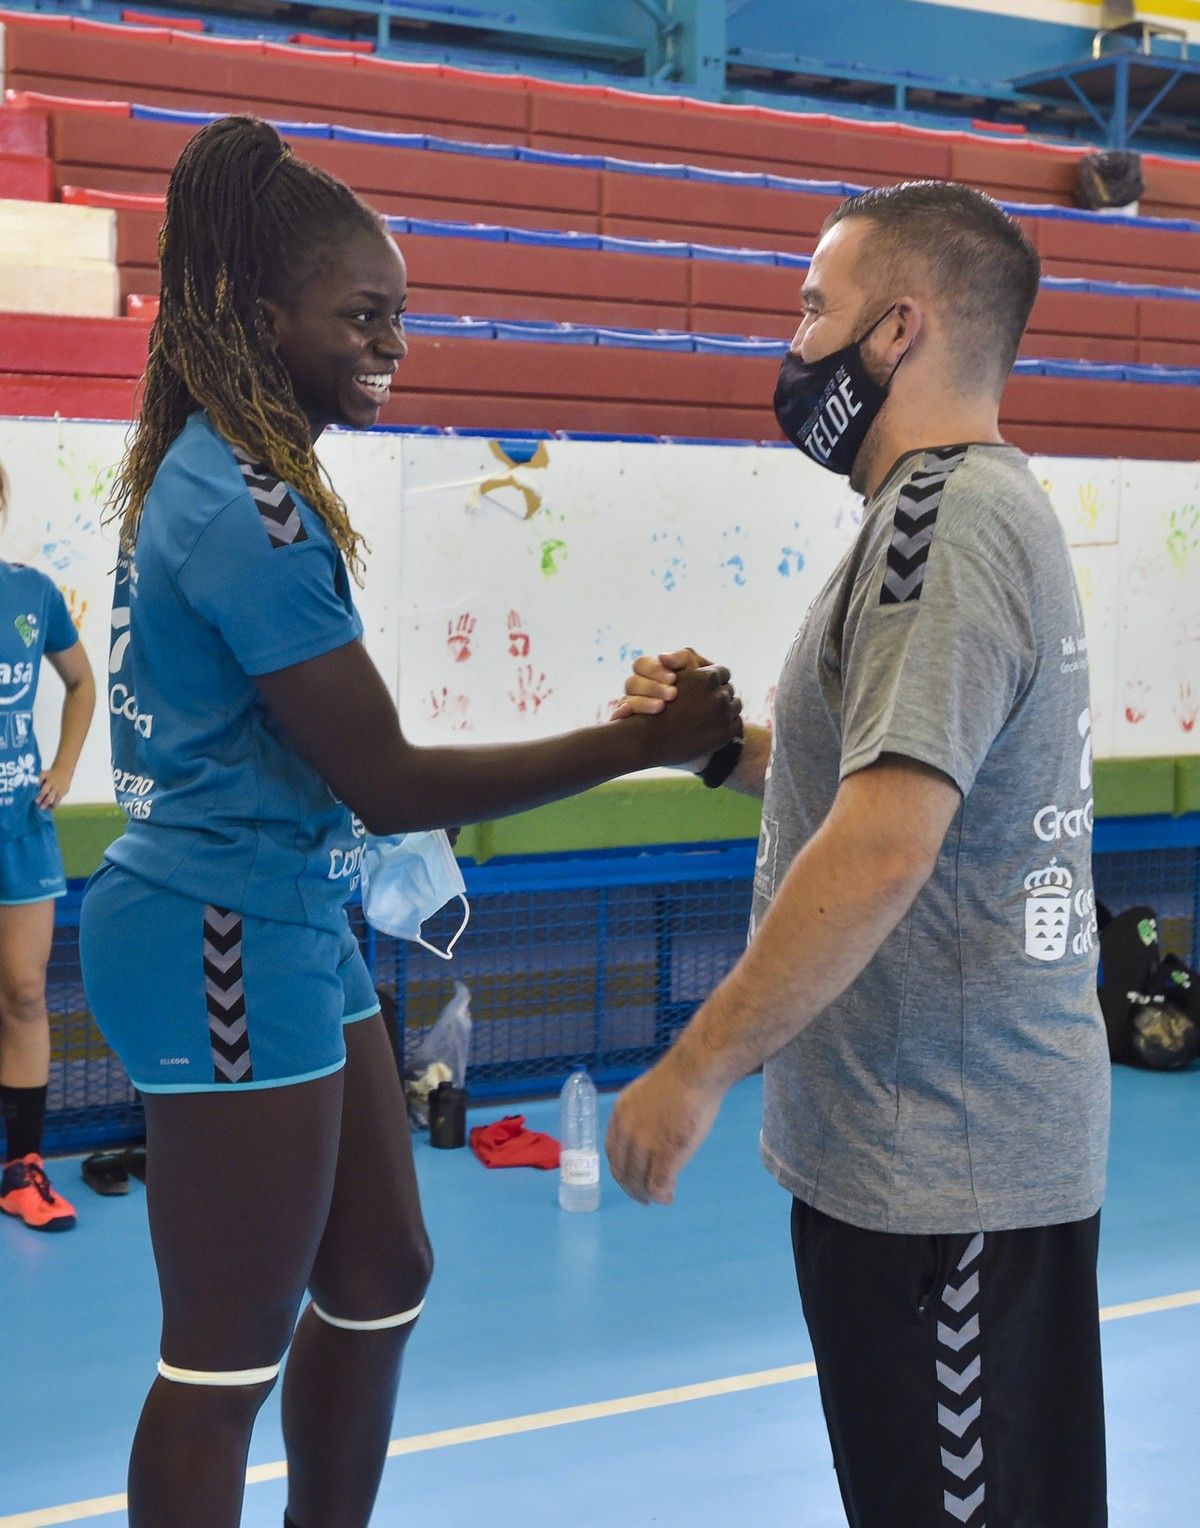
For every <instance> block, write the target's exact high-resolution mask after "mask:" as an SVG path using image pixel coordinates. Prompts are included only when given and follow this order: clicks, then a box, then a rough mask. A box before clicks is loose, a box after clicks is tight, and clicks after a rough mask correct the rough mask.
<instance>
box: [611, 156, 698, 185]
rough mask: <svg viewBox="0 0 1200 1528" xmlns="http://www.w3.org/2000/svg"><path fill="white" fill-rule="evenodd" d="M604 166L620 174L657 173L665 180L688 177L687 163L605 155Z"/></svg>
mask: <svg viewBox="0 0 1200 1528" xmlns="http://www.w3.org/2000/svg"><path fill="white" fill-rule="evenodd" d="M604 168H605V169H606V170H613V171H615V172H616V173H617V174H618V175H657V176H660V177H661V178H662V179H663V180H686V179H687V165H684V164H660V163H659V162H658V161H657V160H650V159H612V158H610V157H609V156H608V155H605V157H604Z"/></svg>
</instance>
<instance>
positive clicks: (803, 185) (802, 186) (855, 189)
mask: <svg viewBox="0 0 1200 1528" xmlns="http://www.w3.org/2000/svg"><path fill="white" fill-rule="evenodd" d="M766 181H767V185H768V186H769V187H770V189H771V190H772V191H796V192H799V193H800V194H801V195H804V196H837V197H847V196H857V195H858V194H859V192H860V191H865V190H866V189H867V188H866V187H865V186H856V185H851V184H849V183H847V182H846V181H841V180H809V179H807V178H806V177H804V176H801V175H768V176H767V177H766Z"/></svg>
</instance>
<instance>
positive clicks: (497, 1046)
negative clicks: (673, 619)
mask: <svg viewBox="0 0 1200 1528" xmlns="http://www.w3.org/2000/svg"><path fill="white" fill-rule="evenodd" d="M419 433H426V432H425V431H420V430H419ZM559 438H562V439H574V440H597V441H601V442H606V441H609V440H613V441H617V440H629V439H634V440H637V439H642V440H645V441H647V442H650V441H652V440H653V439H654V437H652V436H646V437H637V436H615V435H614V436H608V435H604V434H601V433H599V432H590V431H586V430H581V431H568V432H561V433H560V436H559ZM679 443H681V444H682V443H687V444H693V443H694V444H708V442H707V441H695V442H692V441H691V440H687V441H686V442H685V441H684V439H683V438H679ZM724 444H729V442H724ZM761 445H762V447H763V448H764V449H765V448H774V447H779V448H780V449H783V450H791V449H792V447H791V446H788V445H785V444H783V443H781V442H778V441H765V442H762V443H761ZM753 872H754V846H753V844H751V843H733V844H729V845H725V846H721V847H717V848H713V847H707V848H704V847H695V848H686V849H682V850H680V849H676V850H668V851H664V850H650V851H639V850H619V851H611V852H606V853H603V854H592V855H582V856H579V857H576V858H574V859H569V858H562V859H559V858H558V857H556V856H544V857H537V858H534V859H530V860H513V861H510V862H508V863H507V864H506V863H503V862H499V861H492V862H490V863H489V864H488V865H485V866H472V865H469V864H467V865H464V876H465V879H466V882H467V890H468V893H469V895H470V897H471V905H472V917H471V927H470V930H469V931H468V934H467V937H466V938H464V940H463V942H462V943H461V944H460V945H459V947H458V949H457V951H456V953H455V957H454V963H453V965H452V966H450V967H447V966H445V965H444V964H443V963H442V962H441V961H438V960H436V959H435V957H433V956H432V955H429V954H428V953H426V952H425V951H423V950H421V949H419V948H418V947H417V946H415V945H409V944H405V943H403V942H402V941H396V940H392V939H387V938H384V937H383V936H381V935H377V934H375V933H373V932H372V931H370V930H368V929H366V928H365V927H364V926H363V923H362V919H361V915H360V913H359V911H358V910H357V909H351V919H352V923H353V925H354V927H355V931H356V933H357V934H358V936H359V938H360V940H361V943H362V946H363V954H364V956H365V958H366V961H367V964H368V967H369V968H370V970H371V972H372V975H373V977H374V980H375V982H376V985H377V986H378V987H380V988H381V989H383V990H384V991H386V992H387V993H388V994H389V995H391V996H393V997H394V998H395V1000H396V1008H397V1018H398V1024H399V1030H400V1034H399V1038H400V1042H401V1046H402V1048H403V1049H404V1050H405V1051H411V1050H412V1049H413V1048H415V1046H416V1045H417V1043H418V1042H419V1041H420V1039H421V1038H422V1037H423V1036H424V1035H425V1034H427V1033H428V1030H429V1028H430V1026H431V1025H432V1023H433V1021H434V1019H435V1018H436V1017H437V1014H438V1013H439V1011H440V1010H441V1008H442V1006H443V1005H444V1004H445V1002H446V1001H447V1000H448V999H449V997H450V993H451V981H452V979H455V978H456V979H458V980H461V981H465V982H466V983H467V986H468V987H469V988H470V990H471V1008H472V1017H473V1019H474V1026H473V1031H472V1043H471V1055H470V1063H469V1068H468V1072H467V1086H468V1089H469V1091H470V1092H471V1094H472V1096H473V1097H474V1098H476V1099H481V1098H485V1097H487V1096H488V1095H489V1094H492V1095H495V1094H498V1093H507V1094H509V1095H514V1094H515V1095H520V1094H523V1093H525V1094H528V1093H534V1092H539V1091H555V1090H557V1089H558V1088H559V1087H560V1086H561V1085H562V1081H563V1078H564V1077H565V1076H566V1074H567V1073H568V1072H570V1071H572V1070H573V1069H574V1067H575V1066H576V1065H578V1064H580V1063H583V1064H585V1065H587V1066H588V1068H589V1069H590V1070H591V1071H592V1073H593V1075H594V1076H595V1077H596V1078H597V1080H599V1081H602V1082H610V1083H611V1082H617V1081H621V1080H623V1079H624V1078H625V1077H628V1076H630V1075H632V1074H633V1073H635V1072H638V1071H641V1070H643V1069H644V1068H645V1067H647V1066H649V1065H650V1064H651V1063H652V1062H653V1061H654V1060H655V1059H656V1058H657V1057H658V1056H660V1055H661V1054H662V1053H663V1051H664V1050H665V1049H666V1047H667V1046H668V1045H670V1043H671V1042H672V1041H673V1040H674V1038H675V1036H676V1035H677V1034H678V1033H679V1030H680V1029H681V1027H682V1026H683V1025H684V1024H686V1023H687V1021H688V1020H689V1019H690V1018H691V1016H692V1014H693V1013H694V1012H695V1010H696V1009H697V1008H698V1007H699V1005H700V1004H701V1003H702V1002H704V1001H705V999H706V998H707V997H708V995H709V994H710V993H711V992H712V990H713V989H714V988H715V987H716V986H717V984H718V983H719V982H720V981H721V980H722V979H723V978H724V976H725V975H726V974H727V973H728V971H729V970H730V969H731V968H732V966H733V965H734V963H735V962H736V961H737V959H738V958H739V956H740V955H741V953H742V951H743V950H744V948H745V942H746V927H747V921H748V915H749V908H750V892H751V880H752V876H753ZM1095 876H1096V891H1097V893H1098V895H1099V896H1100V898H1101V899H1102V900H1103V901H1104V902H1105V903H1106V905H1107V906H1109V907H1110V908H1112V909H1113V911H1114V912H1119V911H1121V910H1123V909H1124V908H1126V907H1131V906H1135V905H1138V904H1143V903H1144V904H1147V905H1149V906H1151V907H1153V908H1154V910H1155V913H1156V914H1157V917H1158V930H1159V938H1160V940H1161V943H1162V947H1163V949H1164V950H1168V951H1170V952H1172V953H1174V954H1176V955H1178V956H1179V957H1180V958H1181V959H1182V960H1184V961H1185V962H1187V963H1188V964H1190V965H1192V966H1198V965H1200V916H1198V914H1200V849H1198V848H1196V847H1194V846H1184V847H1179V848H1171V849H1157V850H1148V849H1143V848H1131V849H1121V850H1107V851H1106V850H1098V851H1097V853H1096V855H1095ZM80 897H81V887H80V886H79V884H78V883H76V884H75V885H73V886H72V889H71V892H70V894H69V895H68V896H67V897H65V898H63V899H62V900H61V901H60V902H59V903H57V904H56V909H55V933H54V943H53V948H52V951H51V956H50V965H49V969H48V972H47V999H48V1006H49V1009H50V1030H51V1046H52V1060H51V1067H50V1091H49V1099H48V1104H49V1110H48V1115H47V1130H46V1144H47V1147H48V1148H49V1149H50V1150H51V1151H62V1150H66V1149H70V1148H74V1149H85V1148H92V1147H95V1146H100V1145H103V1144H104V1143H105V1142H106V1141H111V1140H120V1139H132V1138H134V1137H136V1136H138V1135H140V1134H142V1131H143V1124H142V1119H141V1111H140V1107H139V1105H138V1101H137V1097H136V1095H135V1093H134V1090H133V1088H132V1087H131V1086H130V1084H129V1080H128V1078H127V1077H126V1075H125V1073H124V1071H123V1069H122V1067H121V1065H120V1063H119V1062H118V1061H117V1059H116V1057H115V1056H114V1055H113V1054H112V1052H111V1051H110V1050H109V1049H108V1047H107V1046H106V1045H105V1043H104V1040H103V1039H102V1037H101V1036H100V1034H99V1032H98V1031H97V1029H96V1026H95V1023H94V1021H93V1020H92V1017H91V1014H90V1013H89V1011H88V1006H87V999H86V996H85V994H84V991H83V981H82V977H81V975H80V969H79V949H78V926H79V903H80ZM445 916H448V917H449V918H450V919H451V920H452V921H455V922H456V921H457V917H458V914H457V912H455V911H453V910H452V909H448V910H447V913H446V915H445ZM440 931H441V930H440V925H439V924H437V923H436V921H435V922H433V923H431V926H430V927H429V928H427V930H426V932H427V933H428V934H429V935H430V937H431V938H432V939H433V941H434V942H435V943H436V942H438V937H439V933H440Z"/></svg>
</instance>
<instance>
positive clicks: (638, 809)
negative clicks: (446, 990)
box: [57, 757, 1200, 879]
mask: <svg viewBox="0 0 1200 1528" xmlns="http://www.w3.org/2000/svg"><path fill="white" fill-rule="evenodd" d="M1095 783H1096V812H1097V815H1098V816H1101V817H1152V816H1168V817H1179V816H1182V815H1183V814H1184V813H1186V812H1200V757H1191V758H1179V759H1172V758H1164V759H1102V760H1100V761H1098V762H1097V764H1096V782H1095ZM57 821H58V836H59V841H60V843H61V844H62V851H63V860H64V861H65V863H66V867H67V874H68V876H70V877H72V879H75V878H78V877H82V876H88V875H91V873H92V871H93V870H95V868H96V866H97V865H98V864H99V863H100V860H101V858H102V856H103V854H104V851H105V849H106V848H107V847H108V845H109V844H110V843H112V841H113V839H114V838H117V837H118V836H119V835H120V833H121V830H122V827H123V826H124V821H125V819H124V817H123V815H122V813H121V812H120V811H119V810H118V809H117V808H116V807H115V806H64V807H60V808H59V810H58V813H57ZM758 823H759V804H758V802H757V801H753V800H751V799H750V798H749V797H748V796H739V795H737V794H736V793H735V792H733V791H729V790H719V791H710V790H706V789H705V787H704V786H703V785H701V784H700V782H699V781H698V780H695V779H692V778H691V777H690V776H685V775H680V776H679V777H678V778H671V779H665V778H661V777H654V778H650V779H627V780H614V781H612V782H611V783H610V784H608V785H601V786H599V787H598V788H597V789H596V790H591V791H587V792H585V793H584V794H583V795H582V796H575V797H573V798H572V799H571V800H569V801H557V802H554V803H553V804H552V805H550V806H543V807H538V808H537V810H536V811H532V812H520V813H518V814H517V816H515V817H506V818H502V819H501V820H500V821H497V822H484V823H479V824H477V825H476V826H474V827H469V828H464V829H463V832H462V837H461V838H460V839H459V841H458V852H459V854H460V855H461V856H462V857H463V858H464V859H472V860H474V861H475V862H476V863H477V864H483V863H484V862H485V861H486V860H490V859H495V858H496V857H497V856H498V855H504V856H512V855H521V854H570V853H582V852H585V851H587V850H592V849H636V848H641V847H644V846H649V845H652V844H689V843H718V842H723V841H726V840H730V839H742V838H755V837H757V835H758Z"/></svg>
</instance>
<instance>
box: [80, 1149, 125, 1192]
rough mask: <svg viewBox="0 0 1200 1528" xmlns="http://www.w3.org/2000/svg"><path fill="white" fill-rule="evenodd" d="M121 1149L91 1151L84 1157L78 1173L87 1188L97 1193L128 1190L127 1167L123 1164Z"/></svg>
mask: <svg viewBox="0 0 1200 1528" xmlns="http://www.w3.org/2000/svg"><path fill="white" fill-rule="evenodd" d="M125 1156H126V1154H125V1152H123V1151H93V1152H92V1154H91V1156H90V1157H84V1159H83V1163H82V1165H81V1166H80V1169H79V1171H80V1174H81V1175H82V1177H83V1181H84V1182H85V1183H86V1184H87V1186H88V1188H90V1189H94V1190H95V1192H96V1193H97V1194H104V1195H105V1196H109V1195H112V1194H127V1193H128V1192H129V1169H128V1168H127V1167H126V1165H125Z"/></svg>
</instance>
